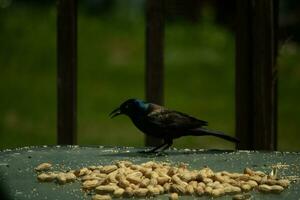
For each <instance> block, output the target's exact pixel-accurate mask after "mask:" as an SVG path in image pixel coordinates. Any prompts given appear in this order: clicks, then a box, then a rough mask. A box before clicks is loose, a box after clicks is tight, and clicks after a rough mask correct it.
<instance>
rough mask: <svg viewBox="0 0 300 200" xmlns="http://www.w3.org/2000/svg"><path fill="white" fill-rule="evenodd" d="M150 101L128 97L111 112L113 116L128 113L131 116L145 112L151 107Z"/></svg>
mask: <svg viewBox="0 0 300 200" xmlns="http://www.w3.org/2000/svg"><path fill="white" fill-rule="evenodd" d="M149 105H150V104H149V103H147V102H145V101H143V100H140V99H128V100H126V101H125V102H123V103H122V104H121V105H120V107H119V108H116V109H115V110H113V111H112V112H111V113H110V116H111V118H113V117H116V116H118V115H122V114H124V115H127V116H129V117H134V116H139V115H142V114H145V113H146V112H147V110H148V108H149Z"/></svg>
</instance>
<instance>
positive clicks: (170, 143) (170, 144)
mask: <svg viewBox="0 0 300 200" xmlns="http://www.w3.org/2000/svg"><path fill="white" fill-rule="evenodd" d="M165 143H166V144H167V145H166V146H165V147H164V148H162V149H161V151H164V150H166V149H167V148H169V147H170V146H172V144H173V140H165Z"/></svg>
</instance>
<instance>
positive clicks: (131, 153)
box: [101, 148, 234, 158]
mask: <svg viewBox="0 0 300 200" xmlns="http://www.w3.org/2000/svg"><path fill="white" fill-rule="evenodd" d="M150 149H151V148H141V149H134V150H127V151H122V150H120V151H118V152H109V153H103V152H101V157H103V156H104V157H105V156H107V157H139V158H143V157H144V158H155V157H166V156H179V155H190V154H223V153H231V152H234V150H218V149H210V150H203V149H199V150H174V149H172V150H167V151H164V152H158V153H145V151H148V150H150Z"/></svg>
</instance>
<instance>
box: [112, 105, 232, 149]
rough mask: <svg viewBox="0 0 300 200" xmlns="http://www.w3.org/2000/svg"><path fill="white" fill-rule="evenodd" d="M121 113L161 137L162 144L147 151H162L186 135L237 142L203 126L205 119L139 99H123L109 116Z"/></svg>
mask: <svg viewBox="0 0 300 200" xmlns="http://www.w3.org/2000/svg"><path fill="white" fill-rule="evenodd" d="M121 114H124V115H127V116H128V117H129V118H130V119H131V120H132V122H133V123H134V125H135V126H136V127H137V128H138V129H139V130H141V131H142V132H143V133H145V134H147V135H150V136H153V137H156V138H160V139H163V141H164V142H163V144H161V145H159V146H157V147H155V148H153V149H151V150H150V151H148V152H149V153H150V152H156V151H157V150H159V149H160V148H162V149H161V151H163V150H165V149H167V148H169V147H170V146H171V145H172V144H173V139H176V138H179V137H182V136H188V135H193V136H203V135H210V136H216V137H219V138H222V139H225V140H228V141H231V142H238V139H236V138H234V137H231V136H228V135H225V134H224V133H222V132H220V131H212V130H208V129H206V128H203V127H204V126H207V122H206V121H203V120H200V119H196V118H194V117H192V116H189V115H187V114H184V113H181V112H178V111H173V110H168V109H167V108H165V107H163V106H160V105H157V104H154V103H148V102H145V101H143V100H139V99H129V100H127V101H125V102H124V103H122V104H121V105H120V107H119V108H117V109H115V110H113V111H112V112H111V113H110V116H111V118H113V117H116V116H118V115H121Z"/></svg>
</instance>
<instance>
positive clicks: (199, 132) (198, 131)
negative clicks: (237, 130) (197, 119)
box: [188, 128, 240, 143]
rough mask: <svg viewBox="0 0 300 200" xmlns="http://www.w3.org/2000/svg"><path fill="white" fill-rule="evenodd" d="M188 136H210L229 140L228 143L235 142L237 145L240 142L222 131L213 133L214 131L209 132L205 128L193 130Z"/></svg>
mask: <svg viewBox="0 0 300 200" xmlns="http://www.w3.org/2000/svg"><path fill="white" fill-rule="evenodd" d="M188 134H189V135H193V136H204V135H210V136H215V137H219V138H222V139H224V140H228V141H231V142H235V143H238V142H240V141H239V140H238V139H237V138H235V137H232V136H229V135H226V134H225V133H223V132H221V131H213V130H208V129H205V128H196V129H192V130H190V131H189V132H188Z"/></svg>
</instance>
